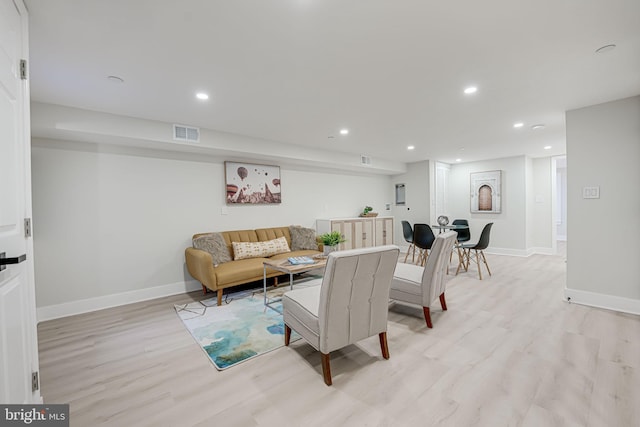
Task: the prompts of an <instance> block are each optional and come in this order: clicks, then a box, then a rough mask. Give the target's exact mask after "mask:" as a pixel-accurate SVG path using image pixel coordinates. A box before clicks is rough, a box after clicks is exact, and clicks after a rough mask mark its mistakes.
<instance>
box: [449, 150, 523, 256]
mask: <svg viewBox="0 0 640 427" xmlns="http://www.w3.org/2000/svg"><path fill="white" fill-rule="evenodd" d="M493 170H501V171H502V212H501V213H499V214H497V213H475V214H472V213H471V206H470V179H471V178H470V174H471V173H473V172H483V171H493ZM525 178H526V158H525V157H524V156H520V157H509V158H504V159H493V160H486V161H481V162H471V163H462V164H455V165H452V166H451V174H450V185H449V194H450V199H449V211H450V212H451V217H450V219H451V220H453V219H456V218H461V219H467V220H468V221H469V227H470V229H471V240H472V241H477V240H478V238H479V237H480V233H481V232H482V228H483V227H484V225H485V224H487V223H489V222H493V223H494V224H493V227H492V229H491V245H490V248H489V249H488V251H489V252H497V253H504V254H513V255H526V254H527V243H526V236H527V225H526V221H527V215H526V200H527V199H526V183H525Z"/></svg>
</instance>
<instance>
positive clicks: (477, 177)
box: [471, 170, 502, 213]
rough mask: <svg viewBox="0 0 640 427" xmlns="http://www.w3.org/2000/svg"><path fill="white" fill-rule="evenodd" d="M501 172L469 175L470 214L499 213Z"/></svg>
mask: <svg viewBox="0 0 640 427" xmlns="http://www.w3.org/2000/svg"><path fill="white" fill-rule="evenodd" d="M501 187H502V171H499V170H498V171H488V172H474V173H472V174H471V213H500V212H501V200H502V188H501Z"/></svg>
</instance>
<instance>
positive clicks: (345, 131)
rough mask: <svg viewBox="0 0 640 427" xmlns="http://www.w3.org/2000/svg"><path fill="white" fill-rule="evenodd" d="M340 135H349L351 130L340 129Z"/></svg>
mask: <svg viewBox="0 0 640 427" xmlns="http://www.w3.org/2000/svg"><path fill="white" fill-rule="evenodd" d="M340 135H349V129H340Z"/></svg>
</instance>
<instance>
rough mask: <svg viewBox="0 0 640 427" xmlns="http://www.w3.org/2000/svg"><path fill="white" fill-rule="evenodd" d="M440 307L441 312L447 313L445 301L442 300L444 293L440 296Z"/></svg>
mask: <svg viewBox="0 0 640 427" xmlns="http://www.w3.org/2000/svg"><path fill="white" fill-rule="evenodd" d="M440 306H442V311H447V301H445V299H444V292H443V293H441V294H440Z"/></svg>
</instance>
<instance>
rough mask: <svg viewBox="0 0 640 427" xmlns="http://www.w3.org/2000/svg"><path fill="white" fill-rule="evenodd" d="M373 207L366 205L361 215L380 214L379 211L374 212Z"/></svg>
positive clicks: (373, 215) (372, 215) (371, 215)
mask: <svg viewBox="0 0 640 427" xmlns="http://www.w3.org/2000/svg"><path fill="white" fill-rule="evenodd" d="M372 211H373V208H372V207H371V206H365V207H364V209H363V210H362V213H361V214H360V216H361V217H376V216H378V213H377V212H372Z"/></svg>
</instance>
